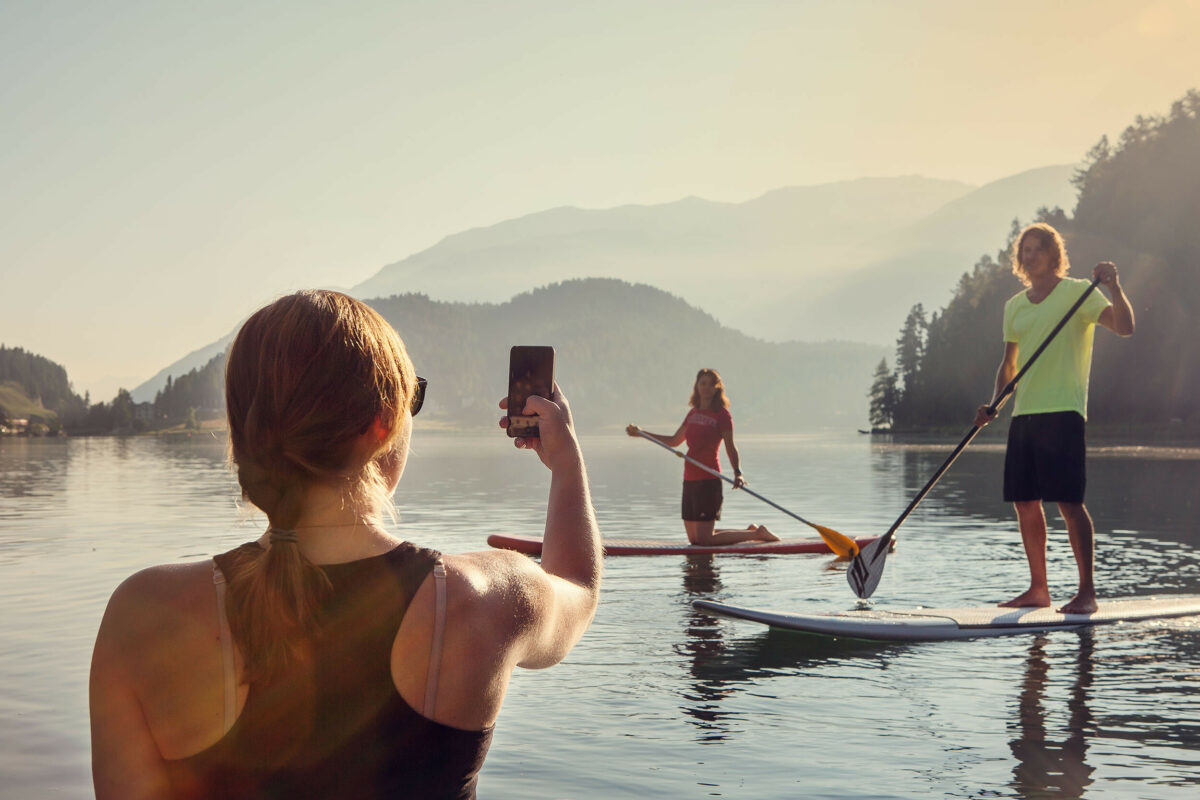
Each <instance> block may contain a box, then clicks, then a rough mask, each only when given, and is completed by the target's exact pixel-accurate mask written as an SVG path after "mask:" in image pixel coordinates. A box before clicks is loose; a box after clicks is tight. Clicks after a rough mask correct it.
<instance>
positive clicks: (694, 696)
mask: <svg viewBox="0 0 1200 800" xmlns="http://www.w3.org/2000/svg"><path fill="white" fill-rule="evenodd" d="M583 444H584V450H585V453H586V456H587V461H588V466H589V471H590V474H591V479H592V489H593V492H594V495H595V502H596V509H597V513H598V515H599V517H600V522H601V526H602V529H603V532H604V534H605V535H606V536H609V537H637V536H642V537H645V536H676V535H678V536H680V537H682V536H683V532H682V525H681V523H680V522H679V520H678V492H679V480H680V465H679V462H678V460H676V459H674V458H671V457H670V456H669V455H668V454H665V453H663V452H662V451H661V450H659V449H657V448H654V447H653V446H652V445H650V444H649V443H646V442H640V441H634V440H631V439H628V438H626V437H624V436H621V437H616V436H613V437H591V438H585V439H584V442H583ZM739 446H740V449H741V451H742V458H743V463H744V466H745V469H746V474H747V476H748V477H749V478H750V480H751V481H752V485H753V487H754V488H755V489H756V490H757V491H758V492H760V493H762V494H764V495H766V496H767V497H770V498H772V499H773V500H775V501H776V502H778V503H780V504H782V505H784V506H786V507H789V508H792V509H793V510H794V511H796V512H798V513H800V514H801V515H803V516H805V517H806V518H808V519H811V520H813V521H814V522H819V523H821V524H824V525H828V526H830V527H833V528H835V529H837V530H840V531H842V532H843V533H846V534H853V535H868V534H874V533H882V532H883V531H885V530H886V529H887V527H888V526H889V525H890V523H891V522H892V520H893V519H894V518H895V517H896V515H897V514H899V512H900V511H901V510H902V509H903V508H904V506H905V504H906V503H907V502H908V500H909V498H910V497H911V496H912V494H913V493H915V491H916V490H917V489H919V488H920V487H921V485H922V484H923V483H924V482H925V480H926V479H927V478H928V476H929V475H930V474H931V473H932V472H933V470H934V469H936V467H937V466H938V465H939V464H940V463H941V461H942V459H943V458H944V457H945V455H946V453H947V452H948V451H949V447H948V446H944V445H938V446H925V447H901V446H890V445H887V444H883V443H880V442H874V443H873V442H871V441H869V439H868V437H866V436H862V437H856V438H846V437H841V438H837V437H833V436H812V437H788V438H754V437H745V436H743V437H739ZM1002 460H1003V454H1002V452H1001V451H1000V449H999V448H997V447H995V446H994V445H993V446H986V445H983V446H973V449H970V450H968V451H967V453H966V454H964V455H963V457H962V458H961V459H960V460H959V462H958V463H957V464H956V465H955V466H954V468H953V469H952V470H951V471H950V473H949V474H948V475H947V476H946V477H945V478H944V479H943V481H942V483H941V484H940V485H939V486H938V487H937V488H936V489H935V490H934V491H933V493H932V494H931V495H930V497H929V498H927V499H926V501H925V503H924V504H923V505H922V506H921V507H920V508H918V510H917V511H916V512H915V513H914V514H913V516H912V517H910V518H909V520H908V522H907V523H906V524H905V526H904V527H903V528H902V529H901V531H900V540H899V549H898V550H897V551H896V552H895V553H894V554H893V555H892V556H891V557H890V558H889V559H888V563H887V572H886V574H885V576H884V579H883V583H882V584H881V585H880V588H879V590H878V591H877V593H876V594H875V596H874V597H873V598H872V603H873V604H874V605H875V606H876V607H881V608H886V607H905V606H914V605H927V606H953V605H974V604H993V603H995V602H997V601H999V600H1002V599H1005V598H1007V597H1009V596H1011V595H1013V594H1015V593H1016V592H1017V591H1019V590H1021V589H1023V588H1024V587H1025V585H1026V572H1025V562H1024V557H1023V555H1022V552H1021V548H1020V543H1019V538H1018V535H1017V533H1016V526H1015V523H1014V522H1013V519H1012V515H1011V512H1010V510H1009V508H1008V507H1006V506H1005V505H1004V504H1003V503H1002V502H1001V501H1000V499H999V479H1000V469H1001V464H1002ZM547 476H548V473H547V472H546V471H545V470H544V469H543V468H542V467H541V465H540V464H539V463H536V459H535V458H534V457H532V456H531V454H528V453H521V452H517V451H515V450H513V449H511V445H510V444H509V442H508V441H507V440H505V439H504V438H503V437H502V436H495V437H487V438H484V437H479V438H459V437H449V436H428V435H427V436H424V437H423V436H422V435H421V431H420V427H419V421H418V429H417V432H416V439H415V446H414V452H413V454H412V456H411V458H410V460H409V466H408V471H407V473H406V475H405V477H404V480H403V481H402V482H401V484H400V489H399V491H398V492H397V499H398V502H399V505H400V508H401V514H402V518H401V520H400V522H399V524H398V530H399V532H400V533H401V534H402V535H403V536H405V537H406V538H410V539H412V540H414V541H417V542H419V543H421V544H425V545H429V546H433V547H438V548H441V549H443V550H445V551H448V552H463V551H468V550H477V549H481V548H483V547H485V546H486V545H485V543H484V540H485V538H486V536H487V535H488V534H489V533H492V532H495V531H504V532H516V533H539V532H540V531H541V527H542V521H543V515H544V511H545V491H546V488H547V485H548V479H547ZM1198 488H1200V454H1198V453H1197V452H1195V451H1186V450H1178V451H1161V450H1158V451H1149V450H1112V451H1100V452H1096V453H1093V455H1092V458H1091V461H1090V483H1089V496H1088V504H1089V507H1090V508H1091V510H1092V513H1093V516H1094V517H1095V518H1096V525H1097V531H1098V546H1097V549H1098V558H1097V561H1098V570H1097V572H1098V583H1099V586H1100V590H1101V592H1102V594H1104V595H1106V596H1109V597H1117V596H1127V595H1134V594H1139V595H1145V594H1151V593H1164V594H1166V593H1200V564H1198V562H1197V559H1196V553H1197V545H1198V544H1200V536H1198V535H1197V521H1198V520H1200V500H1198V498H1197V495H1198V492H1197V489H1198ZM235 499H236V493H235V489H234V481H233V479H232V476H231V475H230V473H229V471H228V470H227V468H226V466H225V463H224V450H223V444H222V443H221V442H218V441H215V440H212V439H208V440H205V439H195V440H191V441H161V440H156V439H151V438H136V439H77V440H51V441H46V440H15V439H6V440H0V603H2V604H3V608H4V613H3V614H2V615H0V797H3V798H48V797H64V798H86V797H90V796H91V782H90V775H89V754H88V746H89V745H88V722H87V671H88V660H89V658H90V652H91V646H92V641H93V637H94V636H95V631H96V628H97V625H98V624H99V620H100V615H101V613H102V612H103V609H104V604H105V602H106V600H107V597H108V595H109V593H110V592H111V591H112V589H113V588H114V587H115V586H116V585H117V584H118V583H119V582H120V581H121V580H122V579H123V578H124V577H125V576H127V575H129V574H130V573H131V572H133V571H134V570H137V569H139V568H141V567H145V566H148V565H151V564H156V563H165V562H172V561H178V560H186V559H196V558H203V557H206V556H208V555H210V554H212V553H216V552H221V551H223V550H226V549H228V548H230V547H232V546H234V545H236V544H238V543H240V542H242V541H245V540H247V539H250V538H253V537H255V536H257V535H258V531H259V530H261V527H262V522H261V518H254V517H251V518H246V517H245V516H244V515H243V514H242V512H240V511H239V510H238V508H237V507H236V504H235ZM724 517H725V519H724V522H725V523H728V524H731V525H733V524H737V525H744V524H747V523H750V522H763V523H767V524H770V525H772V526H773V527H774V528H775V529H776V530H777V531H778V532H780V533H781V534H784V535H785V536H789V537H792V536H805V537H807V536H808V534H809V533H810V531H809V530H808V529H806V528H804V527H803V526H801V525H800V524H799V523H796V522H794V521H792V520H790V519H789V518H788V517H785V516H783V515H781V514H780V513H779V512H777V511H775V510H773V509H771V508H769V507H768V506H765V505H763V504H761V503H759V502H758V501H757V500H755V499H754V498H752V497H749V496H747V495H738V494H733V493H727V494H726V504H725V513H724ZM1052 525H1053V528H1054V530H1053V533H1052V537H1051V580H1052V583H1053V588H1054V591H1055V597H1056V599H1066V598H1067V597H1069V596H1070V594H1071V593H1072V592H1073V589H1074V584H1075V567H1074V562H1073V560H1072V559H1071V557H1070V550H1069V546H1068V544H1067V541H1066V535H1065V532H1064V530H1063V528H1062V525H1061V522H1060V521H1059V520H1057V518H1055V519H1054V520H1053V521H1052ZM844 572H845V565H844V564H839V563H836V562H834V561H832V560H831V558H829V557H822V556H775V557H737V556H724V557H716V558H712V557H708V558H704V557H693V558H690V559H689V558H685V557H682V556H679V557H675V556H665V557H663V556H660V557H644V558H615V559H608V561H607V562H606V581H605V586H604V593H603V598H602V601H601V606H600V610H599V613H598V614H597V617H596V622H595V624H594V625H593V627H592V628H591V630H590V631H589V632H588V634H587V635H586V636H585V637H584V639H583V641H582V642H581V644H580V645H579V646H578V647H577V648H576V649H575V650H574V651H573V652H572V654H571V655H570V657H569V658H568V659H567V661H566V662H564V663H563V664H562V665H560V666H558V667H555V668H553V669H550V670H547V671H538V672H533V671H524V670H519V671H518V673H517V675H516V676H515V677H514V679H513V682H512V687H511V690H510V692H509V696H508V700H507V701H506V703H505V706H504V711H503V713H502V714H501V717H500V721H499V724H498V726H497V729H496V738H495V742H494V744H493V746H492V750H491V754H490V756H489V758H488V761H487V763H486V765H485V767H484V770H483V774H482V778H481V782H480V795H481V796H482V797H486V798H492V797H495V798H610V797H634V796H645V797H740V798H792V797H797V798H825V797H829V798H927V797H954V798H1059V797H1066V798H1075V797H1088V798H1102V797H1103V798H1185V797H1186V798H1195V797H1196V796H1197V789H1196V787H1197V785H1198V784H1200V620H1197V619H1195V618H1193V619H1190V620H1177V621H1167V622H1160V623H1144V624H1129V625H1112V626H1103V627H1099V628H1096V629H1094V630H1091V631H1084V632H1069V631H1064V632H1056V633H1050V634H1042V635H1024V636H1010V637H1002V638H998V639H981V640H974V641H963V642H946V643H930V644H906V645H894V644H893V645H884V644H881V645H871V644H863V643H852V642H847V641H835V640H829V639H820V638H814V637H806V636H800V635H795V634H783V633H777V632H773V631H769V630H768V629H765V628H762V627H760V626H756V625H752V624H749V623H741V622H731V621H721V620H717V619H714V618H712V617H709V616H707V615H704V614H700V613H697V612H696V611H694V610H692V608H691V606H690V603H691V601H692V600H693V599H696V598H711V599H717V600H724V601H728V602H735V603H740V604H747V605H759V606H768V607H772V608H776V609H783V610H788V611H822V610H834V609H849V608H853V607H854V606H855V603H856V599H855V598H854V596H853V594H852V593H851V591H850V589H849V587H848V586H847V584H846V580H845V574H844Z"/></svg>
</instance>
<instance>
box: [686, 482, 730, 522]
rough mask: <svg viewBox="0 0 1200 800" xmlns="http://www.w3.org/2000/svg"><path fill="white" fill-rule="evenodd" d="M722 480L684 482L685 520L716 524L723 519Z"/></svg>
mask: <svg viewBox="0 0 1200 800" xmlns="http://www.w3.org/2000/svg"><path fill="white" fill-rule="evenodd" d="M723 500H724V495H723V494H722V491H721V479H720V478H712V479H708V478H706V479H705V480H702V481H684V482H683V518H684V520H686V521H687V522H716V521H717V520H719V519H720V518H721V502H722V501H723Z"/></svg>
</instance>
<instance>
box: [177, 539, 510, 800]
mask: <svg viewBox="0 0 1200 800" xmlns="http://www.w3.org/2000/svg"><path fill="white" fill-rule="evenodd" d="M242 547H243V548H245V547H253V548H257V547H258V545H257V544H253V543H251V544H246V545H242ZM239 549H241V548H239ZM235 552H236V551H235ZM231 556H232V553H226V554H225V555H221V556H217V557H216V559H215V560H216V562H217V564H218V566H220V567H221V570H222V572H225V573H226V574H229V569H228V567H229V559H230V557H231ZM437 558H438V553H436V552H435V551H433V550H426V549H423V548H418V547H416V546H414V545H412V544H409V543H407V542H405V543H403V544H401V545H399V546H398V547H396V548H395V549H394V550H392V551H390V552H388V553H384V554H383V555H379V556H375V557H373V558H366V559H363V560H361V561H353V562H350V563H348V564H328V565H325V566H324V567H323V569H324V570H325V573H326V574H327V575H328V576H329V580H330V582H331V583H332V585H333V591H331V592H330V593H329V595H328V598H327V600H326V602H325V603H324V606H323V613H322V617H321V619H322V623H321V629H320V631H319V632H318V633H317V634H316V635H315V636H314V638H313V641H312V652H311V658H309V659H307V660H306V661H305V663H303V664H301V665H299V666H296V667H294V668H291V669H289V670H288V672H287V674H286V675H285V676H284V677H282V678H281V679H279V680H277V681H273V682H271V683H270V684H265V685H257V684H256V685H252V686H251V687H250V691H249V694H248V696H247V698H246V703H245V706H244V707H243V709H242V713H241V714H240V715H239V716H238V718H237V720H236V721H235V722H234V724H233V727H232V728H230V729H229V731H228V732H227V733H226V734H225V736H223V737H222V738H221V739H220V740H219V741H217V742H216V743H215V744H213V745H212V746H211V747H209V748H207V749H205V750H203V751H201V752H199V753H197V754H196V755H194V756H189V757H187V758H182V759H178V760H173V761H168V762H167V769H168V774H169V776H170V781H171V785H172V790H173V796H174V797H176V798H180V800H183V799H185V798H186V800H192V798H213V799H214V800H216V798H220V799H221V800H241V798H247V799H248V798H256V799H259V800H274V798H295V799H308V798H311V800H332V799H333V798H347V799H349V798H354V800H375V799H376V798H379V799H380V800H382V798H410V797H411V798H473V797H475V787H476V783H477V780H478V775H479V770H480V768H481V767H482V766H483V759H484V757H485V756H486V755H487V749H488V745H489V744H490V743H491V739H492V730H493V728H492V727H488V728H485V729H484V730H482V731H471V730H461V729H458V728H452V727H450V726H447V725H442V724H440V723H437V722H434V721H432V720H430V719H427V718H425V717H423V716H421V715H420V714H418V713H417V712H416V711H415V710H413V708H411V707H410V706H409V705H408V704H407V703H406V702H404V699H403V698H402V697H401V696H400V695H399V693H398V692H397V691H396V687H395V684H394V683H393V682H392V674H391V653H392V645H393V643H394V641H395V638H396V631H397V630H398V629H399V627H400V621H401V620H402V619H403V618H404V612H405V611H406V610H407V609H408V605H409V603H410V602H411V601H412V597H413V595H414V594H415V593H416V590H417V588H418V587H419V586H420V585H421V582H422V581H423V580H424V579H425V577H426V575H428V574H429V572H430V570H431V569H432V568H433V565H434V562H435V561H436V560H437Z"/></svg>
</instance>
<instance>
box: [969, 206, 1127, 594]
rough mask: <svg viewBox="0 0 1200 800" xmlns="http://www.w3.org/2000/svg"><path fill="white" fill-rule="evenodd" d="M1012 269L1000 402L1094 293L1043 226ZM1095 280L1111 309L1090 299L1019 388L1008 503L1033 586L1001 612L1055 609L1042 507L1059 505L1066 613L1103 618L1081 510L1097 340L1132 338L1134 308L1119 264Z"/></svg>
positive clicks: (1018, 248) (1100, 267)
mask: <svg viewBox="0 0 1200 800" xmlns="http://www.w3.org/2000/svg"><path fill="white" fill-rule="evenodd" d="M1012 269H1013V274H1015V275H1016V276H1017V277H1018V278H1019V279H1020V280H1021V283H1023V284H1025V286H1026V287H1027V288H1026V289H1025V291H1023V292H1020V293H1019V294H1016V295H1014V296H1013V297H1012V298H1010V299H1009V301H1008V302H1007V303H1006V304H1005V305H1004V358H1003V359H1002V360H1001V362H1000V368H999V369H998V370H997V371H996V392H995V395H996V396H999V394H1000V391H1001V390H1002V388H1003V387H1004V386H1006V385H1007V384H1008V382H1009V381H1011V380H1012V379H1013V377H1014V376H1015V375H1016V374H1017V371H1018V370H1019V369H1020V368H1021V367H1022V366H1024V363H1025V361H1026V360H1028V358H1029V356H1030V354H1032V353H1033V352H1034V350H1036V349H1037V348H1038V346H1039V345H1040V344H1041V343H1042V342H1043V341H1045V340H1046V338H1047V336H1048V335H1049V334H1050V332H1051V331H1052V330H1053V329H1054V327H1055V326H1056V325H1057V324H1058V323H1059V321H1060V320H1061V319H1062V318H1063V314H1064V311H1066V310H1067V309H1069V308H1070V307H1071V306H1072V305H1073V304H1074V303H1075V302H1076V301H1077V300H1079V298H1080V297H1081V296H1082V295H1083V293H1084V292H1090V287H1089V286H1088V282H1087V281H1085V280H1081V279H1078V278H1068V277H1067V271H1068V270H1069V269H1070V262H1069V261H1068V260H1067V248H1066V245H1065V244H1064V243H1063V239H1062V236H1061V235H1060V234H1059V232H1058V231H1056V230H1055V229H1054V228H1052V227H1051V226H1049V225H1047V224H1045V223H1040V222H1039V223H1036V224H1034V225H1030V226H1029V227H1027V228H1026V229H1025V230H1024V231H1022V232H1021V236H1020V237H1019V238H1018V239H1017V241H1016V244H1015V245H1014V246H1013V259H1012ZM1092 277H1093V279H1095V280H1098V281H1099V282H1100V283H1101V284H1102V285H1103V286H1104V288H1105V289H1107V290H1108V293H1109V294H1110V295H1111V296H1112V302H1109V301H1108V300H1107V299H1105V297H1104V296H1103V295H1102V294H1100V293H1099V292H1091V293H1090V294H1089V296H1088V297H1087V298H1086V300H1085V301H1084V302H1083V304H1082V305H1081V306H1080V307H1079V309H1078V310H1077V311H1076V312H1075V313H1074V314H1073V315H1071V317H1070V319H1069V320H1068V321H1067V322H1066V324H1065V326H1064V327H1063V328H1062V330H1061V331H1060V332H1059V334H1058V335H1057V336H1056V337H1055V338H1054V339H1053V341H1051V342H1050V343H1049V345H1048V346H1047V347H1046V349H1045V351H1044V352H1043V353H1042V356H1041V358H1040V359H1039V360H1038V361H1037V362H1036V363H1034V364H1033V365H1032V366H1031V367H1030V369H1029V371H1028V372H1027V373H1026V374H1025V376H1024V377H1023V378H1022V379H1021V382H1020V384H1019V385H1018V387H1017V389H1016V404H1015V406H1014V407H1013V419H1012V425H1011V427H1010V428H1009V432H1008V450H1007V453H1006V454H1005V458H1004V500H1005V502H1010V503H1012V504H1013V505H1014V507H1015V508H1016V511H1017V521H1018V523H1019V524H1020V527H1021V542H1022V544H1024V546H1025V557H1026V558H1027V559H1028V560H1029V574H1030V582H1029V589H1028V590H1026V591H1025V592H1023V593H1021V594H1019V595H1017V596H1016V597H1014V598H1013V599H1012V600H1009V601H1007V602H1004V603H1001V604H1000V605H1002V606H1011V607H1021V606H1049V605H1050V587H1049V585H1048V583H1047V580H1046V515H1045V512H1044V511H1043V508H1042V502H1043V501H1046V502H1054V503H1057V504H1058V510H1059V513H1060V514H1061V515H1062V518H1063V520H1064V521H1065V522H1066V525H1067V536H1068V538H1069V539H1070V541H1071V549H1072V551H1073V552H1074V553H1075V561H1076V563H1077V564H1078V566H1079V591H1078V592H1077V593H1076V595H1075V597H1073V598H1072V599H1071V600H1070V601H1069V602H1068V603H1067V604H1066V605H1064V606H1063V607H1062V608H1060V609H1059V611H1061V612H1062V613H1064V614H1090V613H1092V612H1093V611H1095V610H1096V587H1095V583H1094V550H1095V546H1094V540H1095V529H1094V528H1093V526H1092V518H1091V516H1089V515H1088V512H1087V508H1086V507H1085V506H1084V504H1083V495H1084V487H1085V483H1086V471H1085V449H1086V442H1085V436H1084V421H1085V420H1086V419H1087V390H1088V377H1089V374H1090V372H1091V366H1092V334H1093V330H1094V328H1095V326H1096V324H1097V323H1098V324H1100V325H1103V326H1104V327H1105V328H1108V329H1109V330H1111V331H1113V332H1114V333H1116V334H1117V335H1118V336H1131V335H1133V308H1132V307H1131V306H1130V304H1129V298H1127V297H1126V296H1125V293H1124V291H1122V289H1121V283H1120V281H1119V280H1118V279H1117V267H1116V265H1114V264H1113V263H1112V262H1109V261H1105V262H1102V263H1100V264H1097V265H1096V266H1095V268H1094V269H1093V270H1092ZM989 412H990V413H989ZM995 416H996V415H995V412H994V411H991V410H990V409H989V407H988V406H986V405H985V406H980V407H979V409H978V411H976V413H975V424H976V425H977V426H979V427H982V426H984V425H986V424H987V423H989V422H991V421H992V420H993V419H995Z"/></svg>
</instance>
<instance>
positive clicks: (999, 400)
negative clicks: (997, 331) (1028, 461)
mask: <svg viewBox="0 0 1200 800" xmlns="http://www.w3.org/2000/svg"><path fill="white" fill-rule="evenodd" d="M1099 285H1100V279H1099V278H1096V279H1095V280H1093V281H1092V283H1091V285H1090V286H1088V288H1087V289H1086V290H1084V292H1083V294H1081V295H1080V296H1079V299H1078V300H1076V301H1075V305H1073V306H1071V308H1070V309H1069V310H1068V311H1067V313H1066V314H1064V315H1063V318H1062V319H1061V320H1059V321H1058V324H1057V325H1055V326H1054V330H1052V331H1050V334H1049V335H1048V336H1047V337H1046V338H1045V340H1043V341H1042V343H1041V344H1040V345H1038V349H1037V350H1034V351H1033V355H1031V356H1030V357H1029V360H1028V361H1026V362H1025V366H1023V367H1021V369H1020V370H1018V372H1017V374H1016V375H1014V376H1013V379H1012V380H1011V381H1009V382H1008V383H1006V384H1004V388H1003V389H1001V390H1000V394H998V395H996V399H994V400H992V402H991V404H990V405H988V409H987V410H988V416H993V415H995V413H996V412H997V411H999V410H1000V407H1001V406H1003V405H1004V403H1005V401H1006V400H1008V398H1009V396H1010V395H1011V394H1012V393H1013V392H1015V391H1016V389H1017V381H1019V380H1021V378H1022V377H1023V376H1024V375H1025V373H1026V372H1028V371H1029V368H1030V367H1032V366H1033V362H1034V361H1037V358H1038V356H1040V355H1041V354H1042V351H1043V350H1045V349H1046V347H1047V345H1049V344H1050V342H1051V341H1053V340H1054V337H1055V336H1057V335H1058V332H1059V331H1061V330H1062V329H1063V327H1064V326H1065V325H1066V324H1067V322H1069V321H1070V319H1071V317H1073V316H1074V315H1075V312H1076V311H1078V310H1079V307H1080V306H1081V305H1083V301H1084V300H1087V298H1088V295H1090V294H1091V293H1092V291H1093V290H1094V289H1095V288H1096V287H1097V286H1099ZM981 430H983V428H982V427H980V426H979V425H975V426H973V427H972V428H971V430H969V431H967V435H966V436H964V437H963V440H962V441H961V442H959V443H958V447H956V448H954V452H953V453H951V454H950V457H949V458H947V459H946V460H945V462H943V463H942V466H940V467H938V471H937V472H935V473H933V477H932V478H930V479H929V482H928V483H926V484H925V486H924V488H922V489H921V491H920V492H918V493H917V496H916V497H914V498H913V499H912V502H911V503H909V504H908V508H906V509H904V513H902V514H901V515H900V516H899V517H898V518H897V519H896V521H895V522H893V523H892V527H891V528H888V532H887V533H885V534H884V535H883V538H884V539H885V540H886V541H889V542H890V541H891V539H892V537H893V535H894V534H895V533H896V529H897V528H899V527H900V525H901V523H903V522H904V520H905V519H907V518H908V515H909V514H911V513H912V510H913V509H914V508H916V507H917V505H918V504H919V503H920V502H921V501H922V500H924V499H925V495H927V494H929V490H930V489H932V488H933V485H934V484H935V483H937V482H938V479H940V478H941V477H942V475H943V474H945V472H946V470H948V469H950V465H951V464H953V463H954V460H955V459H956V458H958V454H959V453H961V452H962V451H963V449H964V448H965V447H966V446H967V445H968V444H970V443H971V440H972V439H974V438H975V434H977V433H979V432H980V431H981ZM879 552H887V547H886V546H885V547H883V548H882V549H881V550H880V551H879Z"/></svg>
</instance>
